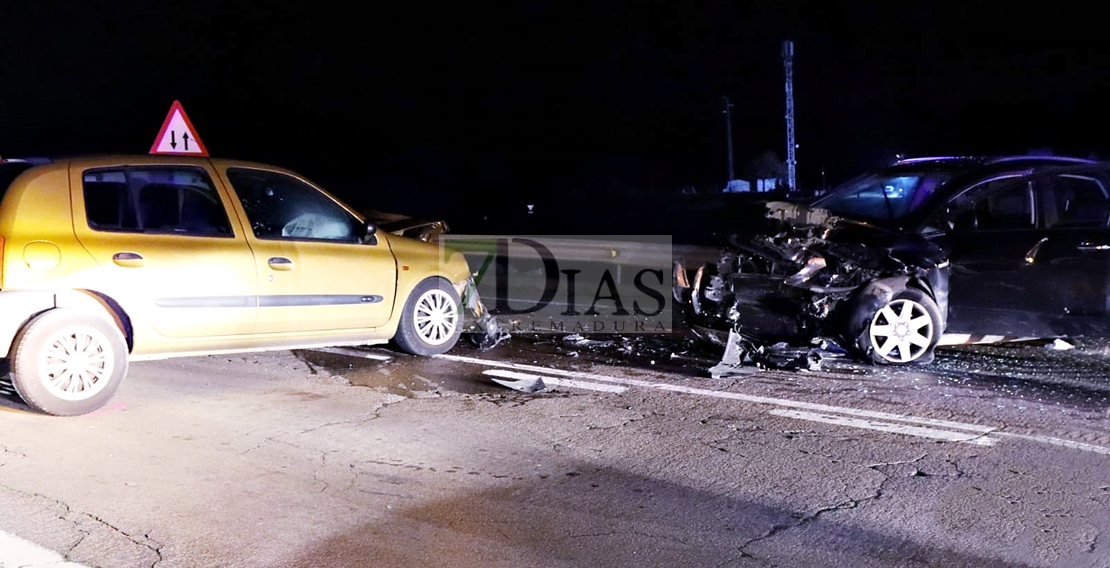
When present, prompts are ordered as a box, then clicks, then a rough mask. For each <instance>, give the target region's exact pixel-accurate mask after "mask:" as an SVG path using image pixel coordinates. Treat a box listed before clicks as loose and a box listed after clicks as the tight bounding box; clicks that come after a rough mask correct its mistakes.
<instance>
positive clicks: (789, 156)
mask: <svg viewBox="0 0 1110 568" xmlns="http://www.w3.org/2000/svg"><path fill="white" fill-rule="evenodd" d="M782 65H783V68H784V69H785V71H786V179H787V181H786V183H787V184H788V185H789V186H790V191H798V185H797V183H796V179H795V169H796V167H795V166H796V165H797V163H798V162H797V160H795V156H794V150H795V148H797V147H798V145H797V144H796V143H795V142H794V42H792V41H789V40H787V41H784V42H782Z"/></svg>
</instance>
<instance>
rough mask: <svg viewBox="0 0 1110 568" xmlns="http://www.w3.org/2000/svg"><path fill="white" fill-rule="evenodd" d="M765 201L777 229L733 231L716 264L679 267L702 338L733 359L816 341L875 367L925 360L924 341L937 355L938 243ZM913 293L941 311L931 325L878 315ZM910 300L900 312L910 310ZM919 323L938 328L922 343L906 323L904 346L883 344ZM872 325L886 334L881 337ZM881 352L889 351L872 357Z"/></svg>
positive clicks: (942, 294) (942, 283)
mask: <svg viewBox="0 0 1110 568" xmlns="http://www.w3.org/2000/svg"><path fill="white" fill-rule="evenodd" d="M767 207H768V213H767V217H768V218H769V219H770V220H771V221H772V222H771V226H772V228H774V229H777V231H776V232H774V233H773V234H760V235H755V236H750V237H747V238H744V237H740V236H737V235H733V236H732V237H731V238H730V242H729V246H728V247H726V248H724V249H723V250H721V252H720V255H719V257H718V260H717V262H716V263H715V264H706V265H703V266H701V267H699V268H697V269H696V270H693V271H691V270H689V269H687V267H685V266H684V265H683V264H682V263H681V262H676V263H675V266H674V296H675V300H676V301H678V302H679V303H680V304H684V305H686V306H687V310H686V315H687V321H688V323H689V324H690V325H691V327H692V328H693V330H694V331H695V333H696V334H697V335H698V336H699V337H702V338H704V339H707V340H709V341H712V342H714V343H717V344H721V345H725V346H726V348H727V349H726V355H729V356H730V357H731V358H732V359H736V358H737V356H739V359H740V362H743V360H744V358H745V357H747V358H749V359H751V358H752V355H756V354H758V352H759V350H760V347H761V346H764V345H770V344H773V343H775V342H780V341H787V342H792V343H794V344H798V343H805V342H812V341H814V340H816V341H821V340H833V341H837V342H839V343H841V344H842V345H844V346H846V347H848V348H849V349H850V350H852V349H853V348H854V350H855V351H857V354H859V355H863V356H864V357H865V358H870V359H871V360H872V361H874V362H877V363H907V362H912V361H917V360H919V359H922V358H924V353H918V352H917V351H919V350H918V349H917V347H922V348H924V349H925V350H927V351H928V352H929V353H928V355H929V357H930V358H931V349H932V346H933V345H935V343H936V338H937V337H939V335H940V333H941V332H942V331H943V328H944V319H945V318H944V314H945V313H946V306H947V294H948V279H947V266H948V263H947V261H946V260H945V259H946V256H945V254H944V252H943V251H942V250H941V249H940V248H939V247H937V246H936V245H934V244H933V243H931V242H929V241H928V240H926V239H924V238H922V237H920V236H917V235H908V234H902V233H897V232H891V231H889V230H882V229H879V228H876V227H874V226H871V225H869V224H867V223H862V222H858V221H852V220H847V219H842V218H838V217H835V216H833V215H830V214H829V213H828V212H827V211H825V210H820V209H807V208H805V207H803V206H800V205H795V204H790V203H783V202H772V203H769V204H767ZM906 290H912V292H906ZM910 296H912V297H913V303H914V305H915V306H916V305H918V304H922V305H925V306H928V307H927V308H926V309H925V311H929V310H932V311H934V312H935V314H934V315H933V319H937V320H938V321H935V322H925V320H924V319H920V317H921V315H920V314H917V315H916V316H913V317H917V318H918V319H916V320H915V319H913V318H912V317H911V316H910V315H906V316H905V317H904V318H902V319H907V321H906V322H900V321H895V320H898V317H896V316H898V315H899V313H901V312H898V313H895V314H894V316H892V317H891V318H889V319H890V320H891V321H889V322H888V321H886V320H884V319H883V318H882V317H879V315H878V314H879V313H881V311H882V310H883V309H884V308H886V309H891V308H890V306H891V305H892V303H893V302H894V301H895V300H896V299H897V298H901V297H910ZM919 296H924V297H925V298H926V300H921V299H920V298H919ZM903 304H904V302H903ZM903 304H898V309H911V310H912V308H906V307H904V306H903ZM906 313H907V314H910V313H911V312H906ZM876 318H878V319H876ZM911 323H913V325H918V324H920V326H924V324H925V323H932V324H933V327H932V328H930V329H929V331H930V333H929V335H928V337H927V338H924V339H923V338H922V337H919V336H918V335H920V334H917V335H914V334H912V333H910V331H914V330H917V329H922V328H921V327H919V328H914V330H910V329H908V328H907V329H905V330H903V329H902V328H898V330H897V333H903V335H901V336H898V337H894V338H893V339H897V340H898V341H899V342H900V343H901V345H902V348H901V349H899V348H898V345H895V344H889V345H888V342H884V341H883V336H882V334H883V333H888V332H887V331H885V330H887V329H888V328H890V329H891V330H892V331H890V333H892V334H893V333H895V331H893V330H894V328H895V327H896V326H898V325H903V324H904V325H905V326H909V325H910V324H911ZM884 326H885V327H884ZM869 328H872V329H871V331H872V332H875V331H876V330H878V331H877V332H878V333H879V336H878V337H877V339H878V340H879V341H878V342H876V341H874V339H876V337H875V333H868V331H869ZM861 336H867V337H861ZM866 339H872V341H866ZM907 342H914V343H915V344H916V343H930V344H929V345H911V344H910V343H907ZM738 349H739V351H738ZM876 349H877V350H878V351H880V352H881V353H879V355H881V356H879V357H876V356H875V355H876V354H875V353H872V351H875V350H876ZM884 350H885V352H883V351H884ZM906 352H912V355H913V356H912V357H911V356H910V354H909V353H906ZM891 354H893V355H892V356H888V355H891ZM911 359H912V361H911Z"/></svg>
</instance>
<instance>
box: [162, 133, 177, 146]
mask: <svg viewBox="0 0 1110 568" xmlns="http://www.w3.org/2000/svg"><path fill="white" fill-rule="evenodd" d="M163 140H165V138H163ZM170 148H173V149H174V150H176V149H177V131H176V130H171V131H170Z"/></svg>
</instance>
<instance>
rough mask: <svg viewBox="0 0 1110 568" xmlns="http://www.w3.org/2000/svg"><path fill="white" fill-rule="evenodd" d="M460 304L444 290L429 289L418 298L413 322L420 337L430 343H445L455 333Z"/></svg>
mask: <svg viewBox="0 0 1110 568" xmlns="http://www.w3.org/2000/svg"><path fill="white" fill-rule="evenodd" d="M458 312H459V310H458V305H456V304H455V299H454V298H452V297H451V295H450V294H448V293H447V292H444V291H443V290H428V291H427V292H424V294H422V295H421V296H420V298H419V299H417V300H416V309H415V311H414V312H413V324H415V326H416V333H417V335H419V336H420V339H422V340H424V342H425V343H427V344H429V345H443V344H444V343H447V341H448V340H450V339H451V338H452V337H453V336H454V335H455V328H456V327H457V326H458V323H459V322H458V319H459V315H458Z"/></svg>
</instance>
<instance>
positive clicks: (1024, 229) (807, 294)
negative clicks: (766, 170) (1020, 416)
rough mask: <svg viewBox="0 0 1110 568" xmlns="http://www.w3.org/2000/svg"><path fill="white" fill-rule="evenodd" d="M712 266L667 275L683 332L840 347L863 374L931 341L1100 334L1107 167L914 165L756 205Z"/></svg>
mask: <svg viewBox="0 0 1110 568" xmlns="http://www.w3.org/2000/svg"><path fill="white" fill-rule="evenodd" d="M768 208H769V211H768V217H769V218H770V219H771V220H772V222H773V223H774V230H773V231H770V232H767V233H762V234H757V235H754V236H750V237H739V236H734V237H733V239H732V240H731V243H730V244H731V246H730V247H728V248H727V249H725V250H723V251H722V253H721V256H720V259H719V261H718V263H717V264H715V265H705V266H702V267H700V268H698V269H697V270H696V271H691V270H687V269H686V267H684V266H682V265H681V263H676V265H675V282H676V284H675V297H676V299H677V300H679V301H680V302H681V303H685V304H686V305H687V306H688V310H687V316H688V320H689V322H690V323H691V324H692V325H693V326H694V329H695V330H697V331H699V333H701V334H702V335H704V336H705V337H707V338H710V339H714V340H715V341H718V342H724V339H723V337H724V334H725V333H727V332H732V337H739V338H741V339H742V340H743V341H744V342H745V345H749V346H750V345H752V344H758V343H766V342H769V341H781V340H786V341H795V342H796V341H800V340H805V339H811V338H814V337H829V338H837V339H839V340H840V341H841V342H843V343H844V344H846V346H849V347H851V348H853V349H854V350H855V351H856V352H857V353H858V354H859V355H860V356H862V357H863V358H865V359H868V360H870V361H872V362H875V363H883V364H907V363H915V362H927V361H929V360H931V359H932V352H933V348H934V347H935V346H936V345H937V344H938V342H940V341H941V339H942V334H944V340H945V342H947V343H959V342H964V341H966V340H968V339H969V338H974V339H983V338H984V337H986V336H990V337H987V339H988V340H1008V339H1019V338H1034V337H1062V336H1076V335H1088V334H1106V333H1110V313H1108V312H1110V229H1108V226H1107V224H1108V217H1110V164H1104V163H1096V162H1092V161H1089V160H1081V159H1076V158H1061V157H1031V156H1020V157H1002V158H921V159H911V160H903V161H899V162H896V163H894V164H892V165H891V166H888V167H887V168H884V169H882V170H880V171H878V172H874V173H869V174H866V175H863V176H860V177H858V178H856V179H853V180H851V181H849V182H847V183H845V184H843V185H842V186H840V187H839V188H837V189H835V190H833V191H832V192H830V193H829V194H827V195H825V196H822V197H820V198H819V199H817V200H815V201H813V202H812V203H809V204H806V205H801V204H793V203H786V202H775V203H771V204H769V205H768Z"/></svg>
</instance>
